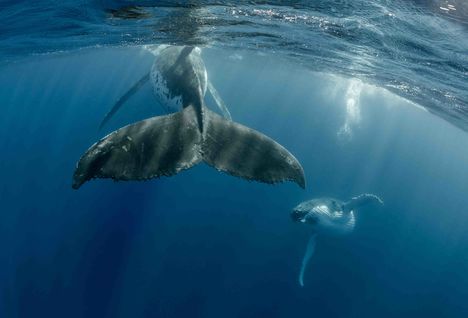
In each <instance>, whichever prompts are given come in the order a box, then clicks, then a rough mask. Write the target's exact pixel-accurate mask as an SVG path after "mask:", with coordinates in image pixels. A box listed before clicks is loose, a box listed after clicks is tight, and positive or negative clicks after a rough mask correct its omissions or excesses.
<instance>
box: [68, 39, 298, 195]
mask: <svg viewBox="0 0 468 318" xmlns="http://www.w3.org/2000/svg"><path fill="white" fill-rule="evenodd" d="M151 79H152V82H153V86H154V87H155V89H158V90H159V91H157V92H155V93H156V96H157V97H158V98H160V99H162V101H161V102H164V103H175V104H179V105H180V106H181V108H182V110H181V111H180V112H177V113H173V114H170V115H166V116H157V117H152V118H149V119H146V120H142V121H140V122H137V123H134V124H131V125H128V126H125V127H123V128H120V129H118V130H116V131H114V132H112V133H110V134H109V135H107V136H106V137H104V138H103V139H101V140H99V141H98V142H97V143H95V144H94V145H92V146H91V147H90V148H89V149H88V150H87V151H86V152H85V154H84V155H83V156H82V157H81V159H80V160H79V162H78V163H77V166H76V169H75V173H74V176H73V185H72V186H73V188H74V189H78V188H79V187H80V186H81V185H82V184H83V183H85V182H86V181H88V180H90V179H93V178H111V179H114V180H147V179H151V178H157V177H160V176H171V175H174V174H177V173H179V172H180V171H182V170H185V169H189V168H191V167H193V166H194V165H196V164H198V163H200V162H202V161H203V162H205V163H207V164H208V165H210V166H212V167H214V168H216V169H217V170H219V171H223V172H226V173H228V174H231V175H233V176H237V177H241V178H244V179H247V180H255V181H260V182H265V183H277V182H283V181H293V182H296V183H297V184H298V185H299V186H301V187H302V188H304V187H305V177H304V171H303V169H302V166H301V164H300V163H299V161H298V160H297V159H296V158H295V157H294V156H293V155H292V154H291V153H290V152H289V151H288V150H286V149H285V148H284V147H283V146H281V145H280V144H278V143H277V142H275V141H274V140H272V139H270V138H269V137H267V136H265V135H263V134H261V133H259V132H257V131H255V130H253V129H251V128H248V127H245V126H243V125H241V124H238V123H235V122H233V121H230V120H227V119H224V118H223V117H221V116H219V115H217V114H216V113H214V112H212V111H211V110H209V109H208V108H207V107H206V106H205V103H204V100H203V97H204V95H205V92H206V89H207V86H208V84H207V83H208V81H207V72H206V68H205V65H204V63H203V60H202V59H201V55H200V51H199V50H198V49H196V48H194V47H187V46H182V47H178V46H170V47H167V48H165V49H163V50H162V51H161V52H160V53H159V55H158V58H157V59H156V61H155V63H154V65H153V68H152V71H151Z"/></svg>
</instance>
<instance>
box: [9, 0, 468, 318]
mask: <svg viewBox="0 0 468 318" xmlns="http://www.w3.org/2000/svg"><path fill="white" fill-rule="evenodd" d="M154 3H155V2H154V1H62V2H57V1H34V2H33V1H3V2H2V3H0V17H1V18H2V20H1V22H0V28H1V30H2V32H0V43H1V46H0V59H1V60H0V110H1V114H0V149H1V154H2V156H1V159H0V178H1V180H2V182H0V211H1V213H0V250H1V252H0V317H6V318H10V317H11V318H29V317H70V318H75V317H76V318H82V317H86V318H88V317H90V318H92V317H99V318H101V317H112V318H114V317H115V318H127V317H158V318H159V317H161V318H165V317H171V318H172V317H207V318H210V317H226V318H231V317H232V318H234V317H245V318H249V317H269V318H275V317H281V318H282V317H299V316H303V317H340V318H341V317H356V318H357V317H359V318H361V317H468V303H467V301H466V299H468V249H467V246H468V208H467V207H468V165H467V163H468V128H467V127H468V95H467V91H468V90H467V87H468V53H467V52H468V36H467V34H468V24H467V23H468V22H467V21H468V20H467V17H468V13H467V12H468V6H467V4H466V3H465V2H464V1H462V0H459V1H455V0H453V1H435V0H433V1H382V0H372V1H360V0H357V1H236V2H233V1H216V2H215V1H160V2H159V1H158V2H157V3H158V5H157V6H155V5H154ZM159 44H177V45H196V46H199V47H201V48H202V53H201V54H202V55H201V56H202V58H203V61H204V63H205V64H206V68H207V73H208V78H209V79H210V81H211V82H212V84H213V85H214V86H215V87H216V89H217V91H218V92H219V95H220V96H221V97H222V99H223V101H224V102H225V104H226V105H227V107H228V109H229V111H230V113H231V115H232V118H233V120H234V121H236V122H238V123H241V124H243V125H246V126H248V127H251V128H253V129H255V130H258V131H260V132H262V133H264V134H266V135H267V136H269V137H271V138H273V139H274V140H276V141H277V142H279V143H280V144H282V145H283V146H284V147H286V148H287V149H288V150H289V151H290V152H291V153H293V154H294V156H295V157H296V158H297V159H298V160H299V161H300V162H301V164H302V166H303V168H304V171H305V177H306V180H307V183H306V189H305V190H303V189H301V188H300V187H298V186H297V185H296V184H294V183H290V182H288V183H280V184H276V185H269V184H264V183H257V182H249V181H246V180H243V179H240V178H236V177H232V176H229V175H227V174H224V173H221V172H218V171H216V170H215V169H212V168H211V167H209V166H208V165H205V164H200V165H197V166H195V167H193V168H191V169H189V170H186V171H183V172H181V173H179V174H177V175H175V176H172V177H169V178H168V177H162V178H159V179H154V180H150V181H144V182H137V181H129V182H124V181H122V182H113V181H112V180H102V179H95V180H91V181H89V182H88V183H86V184H84V185H83V186H82V187H81V188H80V189H79V190H74V189H72V176H73V172H74V170H75V165H76V163H77V161H78V160H79V158H80V157H81V156H82V154H83V153H84V152H85V151H86V150H87V149H88V147H90V146H91V145H92V144H93V143H95V142H96V141H97V140H99V139H100V138H102V137H104V136H105V135H107V134H108V133H110V132H112V131H114V130H116V129H118V128H120V127H122V126H124V125H127V124H131V123H134V122H136V121H138V120H142V119H145V118H149V117H152V116H161V115H166V112H165V108H164V105H160V104H159V103H158V102H157V100H156V99H155V97H154V95H153V92H152V89H151V85H149V84H147V85H144V86H143V87H142V88H141V90H139V91H138V92H137V93H136V94H135V95H134V96H132V98H131V99H129V100H128V101H127V104H126V105H125V107H124V108H122V110H121V111H120V112H119V113H118V114H116V116H115V117H114V118H112V119H111V121H109V124H108V125H107V126H105V127H104V128H103V129H102V130H100V129H99V124H100V123H101V121H102V119H103V118H104V116H105V114H106V113H107V112H108V111H109V109H110V108H111V107H112V105H113V104H114V103H115V102H116V101H117V100H118V99H119V98H120V97H121V96H122V95H123V94H125V92H126V91H127V90H128V89H129V88H130V87H131V86H132V85H134V84H135V82H137V81H138V80H139V79H140V78H141V77H142V76H143V75H144V74H145V73H147V72H148V71H149V70H150V68H151V65H152V63H153V61H154V59H155V57H154V55H153V54H152V53H151V52H150V50H149V48H151V47H152V46H153V45H159ZM205 101H206V104H207V106H208V107H209V108H210V109H211V110H213V111H218V110H217V108H216V101H215V100H214V99H213V98H212V97H211V96H207V97H206V98H205ZM239 155H241V154H239ZM361 193H373V194H376V195H378V196H379V197H381V198H382V199H383V201H384V202H385V204H384V205H383V206H382V207H376V206H371V205H369V206H366V207H363V208H362V209H360V210H359V211H358V213H356V228H355V230H354V231H353V232H352V233H350V234H349V235H347V236H343V237H327V236H323V237H322V236H319V237H318V238H317V248H316V251H315V255H314V256H313V258H312V259H311V261H310V264H309V266H308V268H307V272H306V275H305V278H304V287H301V286H300V285H299V283H298V279H297V278H298V274H299V271H300V267H301V260H302V257H303V254H304V250H305V247H306V244H307V240H308V238H309V236H310V234H311V232H310V229H308V228H307V226H301V225H298V224H296V223H294V222H293V221H292V220H291V217H290V213H291V210H292V209H293V208H294V207H295V206H296V205H298V204H299V203H300V202H303V201H306V200H310V199H312V198H317V197H336V198H341V199H343V200H347V199H349V198H351V197H353V196H355V195H358V194H361Z"/></svg>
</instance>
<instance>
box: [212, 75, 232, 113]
mask: <svg viewBox="0 0 468 318" xmlns="http://www.w3.org/2000/svg"><path fill="white" fill-rule="evenodd" d="M208 91H209V92H210V94H211V96H213V99H214V100H215V102H216V105H218V108H219V109H220V110H221V113H222V114H223V117H224V118H226V119H228V120H232V117H231V113H230V112H229V109H228V108H227V106H226V104H225V103H224V101H223V99H222V98H221V96H220V95H219V93H218V91H217V90H216V88H215V87H214V86H213V84H212V83H211V81H210V80H208Z"/></svg>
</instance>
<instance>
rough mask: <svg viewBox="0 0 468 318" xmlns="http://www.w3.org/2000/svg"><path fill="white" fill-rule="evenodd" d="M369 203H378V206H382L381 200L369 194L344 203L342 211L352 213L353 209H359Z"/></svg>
mask: <svg viewBox="0 0 468 318" xmlns="http://www.w3.org/2000/svg"><path fill="white" fill-rule="evenodd" d="M369 203H379V204H382V205H383V204H384V202H383V201H382V199H381V198H379V197H378V196H376V195H375V194H370V193H364V194H361V195H358V196H356V197H354V198H352V199H351V200H349V201H348V202H346V203H345V204H344V206H343V208H344V210H345V211H347V212H349V211H352V210H353V209H355V208H357V207H361V206H364V205H367V204H369Z"/></svg>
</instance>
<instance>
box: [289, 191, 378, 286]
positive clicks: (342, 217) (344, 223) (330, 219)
mask: <svg viewBox="0 0 468 318" xmlns="http://www.w3.org/2000/svg"><path fill="white" fill-rule="evenodd" d="M369 203H380V204H383V201H382V200H381V199H380V198H379V197H378V196H376V195H374V194H368V193H365V194H361V195H358V196H356V197H354V198H352V199H351V200H349V201H348V202H343V201H341V200H338V199H334V198H318V199H312V200H309V201H305V202H302V203H301V204H299V205H298V206H296V207H295V208H294V209H293V210H292V212H291V218H292V219H293V221H294V222H298V223H302V224H307V225H308V226H309V227H311V229H312V235H311V236H310V239H309V242H308V243H307V248H306V251H305V253H304V257H303V259H302V264H301V270H300V273H299V284H300V285H301V286H304V272H305V269H306V268H307V264H308V263H309V261H310V259H311V258H312V255H314V252H315V242H316V237H317V235H318V234H321V235H344V234H349V233H351V232H352V231H353V230H354V227H355V226H356V216H355V215H354V212H355V211H356V209H357V208H359V207H362V206H364V205H367V204H369Z"/></svg>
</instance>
